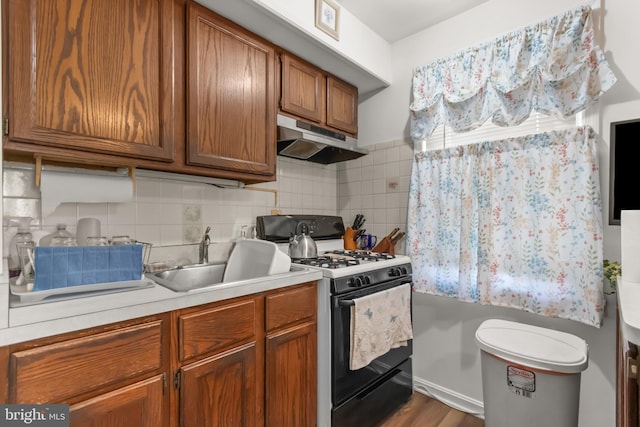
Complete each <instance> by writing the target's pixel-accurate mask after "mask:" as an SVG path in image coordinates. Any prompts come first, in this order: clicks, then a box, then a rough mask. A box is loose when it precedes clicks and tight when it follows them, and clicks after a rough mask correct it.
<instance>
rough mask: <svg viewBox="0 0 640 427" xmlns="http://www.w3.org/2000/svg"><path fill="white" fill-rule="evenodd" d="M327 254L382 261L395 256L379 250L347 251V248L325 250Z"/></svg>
mask: <svg viewBox="0 0 640 427" xmlns="http://www.w3.org/2000/svg"><path fill="white" fill-rule="evenodd" d="M326 253H327V254H334V255H342V256H345V257H352V258H355V259H357V260H360V261H384V260H388V259H394V258H395V257H396V256H395V255H393V254H387V253H381V252H363V251H349V250H344V251H343V250H334V251H330V252H326Z"/></svg>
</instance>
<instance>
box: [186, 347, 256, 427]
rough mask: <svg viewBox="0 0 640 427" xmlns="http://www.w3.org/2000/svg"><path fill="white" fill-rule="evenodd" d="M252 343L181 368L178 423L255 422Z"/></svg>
mask: <svg viewBox="0 0 640 427" xmlns="http://www.w3.org/2000/svg"><path fill="white" fill-rule="evenodd" d="M256 381H257V379H256V345H255V343H251V344H247V345H244V346H242V347H239V348H236V349H233V350H230V351H227V352H225V353H221V354H219V355H216V356H213V357H209V358H207V359H204V360H202V361H200V362H196V363H192V364H190V365H187V366H185V367H184V368H182V384H181V385H180V419H181V423H180V425H181V427H202V426H208V427H216V426H220V427H230V426H254V425H257V420H258V412H259V410H260V408H259V405H258V401H257V383H256Z"/></svg>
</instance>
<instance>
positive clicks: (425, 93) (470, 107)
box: [410, 6, 616, 141]
mask: <svg viewBox="0 0 640 427" xmlns="http://www.w3.org/2000/svg"><path fill="white" fill-rule="evenodd" d="M615 82H616V77H615V76H614V75H613V72H612V71H611V69H610V68H609V64H608V63H607V61H606V59H605V57H604V54H603V53H602V51H601V50H600V48H599V47H598V46H597V45H596V44H595V42H594V36H593V23H592V13H591V8H590V7H588V6H583V7H580V8H578V9H575V10H572V11H570V12H567V13H565V14H562V15H558V16H554V17H552V18H549V19H547V20H546V21H544V22H541V23H538V24H536V25H532V26H529V27H525V28H524V29H522V30H519V31H515V32H512V33H509V34H507V35H505V36H503V37H500V38H498V39H495V40H493V41H490V42H487V43H483V44H481V45H478V46H475V47H472V48H469V49H466V50H464V51H461V52H459V53H457V54H454V55H452V56H450V57H447V58H443V59H440V60H437V61H435V62H433V63H431V64H429V65H426V66H422V67H419V68H417V69H416V70H415V71H414V74H413V102H412V104H411V106H410V109H411V136H412V137H413V139H414V141H419V140H422V139H425V138H427V137H428V136H429V135H431V134H432V133H433V131H434V129H435V128H436V127H437V126H438V125H440V124H443V123H444V124H446V125H447V126H449V127H451V128H452V129H453V130H454V131H455V132H466V131H470V130H473V129H475V128H477V127H479V126H480V125H482V124H483V123H484V122H485V121H487V120H488V119H492V121H493V122H494V123H495V124H497V125H499V126H515V125H518V124H520V123H522V122H523V121H524V120H525V119H527V117H529V115H530V114H531V112H532V111H538V112H541V113H543V114H547V115H551V116H556V117H561V118H567V117H570V116H572V115H574V114H576V113H577V112H579V111H581V110H583V109H584V108H585V107H586V106H587V105H588V104H589V103H591V102H593V101H595V100H596V99H597V98H598V97H599V96H600V95H602V94H603V93H604V92H605V91H607V90H608V89H609V88H610V87H611V86H612V85H613V84H614V83H615Z"/></svg>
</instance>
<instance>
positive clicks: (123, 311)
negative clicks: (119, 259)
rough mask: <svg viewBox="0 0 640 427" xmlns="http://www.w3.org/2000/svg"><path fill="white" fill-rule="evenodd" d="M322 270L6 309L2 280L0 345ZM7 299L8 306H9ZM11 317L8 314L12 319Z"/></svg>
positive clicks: (311, 276) (263, 287) (313, 276)
mask: <svg viewBox="0 0 640 427" xmlns="http://www.w3.org/2000/svg"><path fill="white" fill-rule="evenodd" d="M321 278H322V273H321V272H320V271H319V270H312V269H296V270H295V271H290V272H287V273H282V274H275V275H272V276H266V277H260V278H257V279H251V280H244V281H238V282H229V283H224V284H217V285H214V286H210V287H206V288H200V289H194V290H191V291H189V292H174V291H172V290H170V289H167V288H164V287H162V286H160V285H154V286H152V287H149V288H145V289H139V290H130V291H125V292H118V293H112V294H107V295H100V296H91V297H85V298H78V299H73V300H66V301H60V302H48V303H44V304H38V305H31V306H26V307H19V308H9V309H8V313H5V312H6V310H7V309H6V308H5V307H7V306H8V304H7V302H8V301H7V299H8V298H7V296H8V294H9V289H8V287H9V285H8V284H6V283H4V284H0V295H3V297H2V298H0V303H2V306H0V312H2V314H3V316H2V317H5V316H4V315H5V314H6V315H7V317H8V322H6V321H5V322H4V324H6V325H7V326H8V327H5V328H2V326H4V325H3V324H1V323H0V346H3V345H9V344H14V343H18V342H22V341H28V340H32V339H37V338H42V337H46V336H51V335H56V334H61V333H65V332H71V331H76V330H81V329H85V328H91V327H94V326H99V325H104V324H108V323H113V322H119V321H124V320H128V319H134V318H136V317H142V316H148V315H152V314H157V313H164V312H167V311H171V310H177V309H180V308H185V307H192V306H196V305H200V304H206V303H209V302H215V301H221V300H225V299H229V298H235V297H239V296H243V295H250V294H254V293H258V292H263V291H268V290H271V289H276V288H282V287H286V286H292V285H296V284H299V283H304V282H308V281H314V280H319V279H321ZM5 304H7V305H5ZM7 317H5V318H7Z"/></svg>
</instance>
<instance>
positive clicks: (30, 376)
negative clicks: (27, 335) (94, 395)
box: [9, 320, 162, 403]
mask: <svg viewBox="0 0 640 427" xmlns="http://www.w3.org/2000/svg"><path fill="white" fill-rule="evenodd" d="M161 368H162V321H161V320H158V321H154V322H149V323H144V324H140V325H134V326H130V327H126V328H122V329H117V330H114V331H109V332H104V333H100V334H96V335H91V336H86V337H82V338H77V339H72V340H68V341H62V342H59V343H55V344H50V345H45V346H42V347H37V348H33V349H29V350H24V351H19V352H15V353H13V354H12V355H11V367H10V381H9V395H10V399H11V401H12V402H15V403H60V402H66V401H67V399H70V398H72V397H74V396H77V395H81V394H83V393H85V392H89V391H93V390H95V389H98V388H100V387H103V386H107V385H110V384H114V383H117V382H119V381H123V380H126V379H128V378H131V377H135V376H139V375H142V374H145V373H149V372H154V371H158V370H160V369H161Z"/></svg>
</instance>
